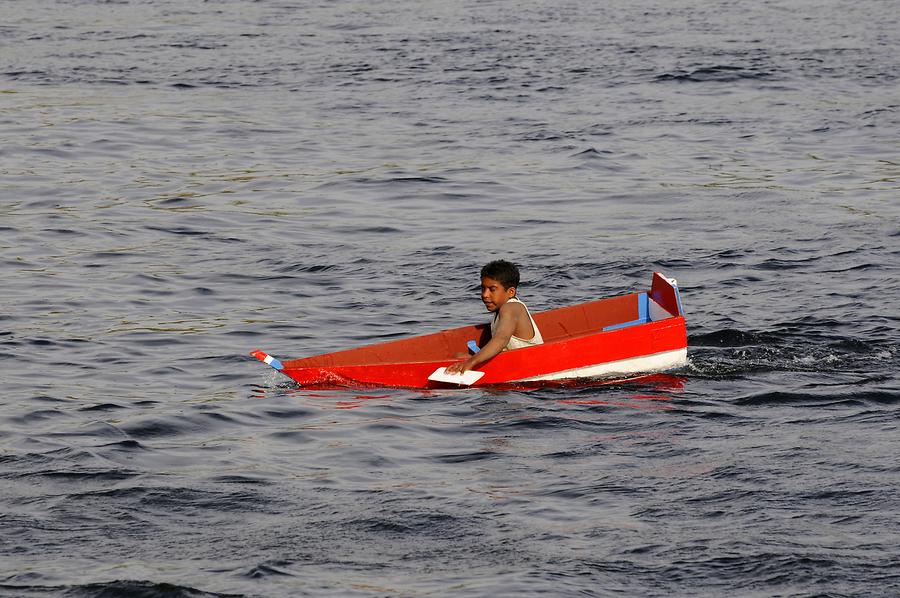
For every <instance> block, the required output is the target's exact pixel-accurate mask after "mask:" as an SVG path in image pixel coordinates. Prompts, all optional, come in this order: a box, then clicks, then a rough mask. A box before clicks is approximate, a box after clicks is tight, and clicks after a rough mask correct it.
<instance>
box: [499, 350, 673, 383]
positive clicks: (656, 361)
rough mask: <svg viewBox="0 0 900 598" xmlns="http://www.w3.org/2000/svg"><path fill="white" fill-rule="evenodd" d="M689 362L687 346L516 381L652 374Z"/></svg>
mask: <svg viewBox="0 0 900 598" xmlns="http://www.w3.org/2000/svg"><path fill="white" fill-rule="evenodd" d="M686 363H687V348H684V349H675V350H674V351H664V352H663V353H654V354H653V355H642V356H641V357H632V358H631V359H622V360H620V361H610V362H607V363H599V364H597V365H589V366H585V367H581V368H574V369H571V370H563V371H561V372H553V373H550V374H542V375H540V376H534V377H532V378H522V379H521V380H515V382H538V381H540V380H566V379H570V378H611V377H617V376H630V375H633V374H650V373H652V372H662V371H664V370H670V369H672V368H677V367H680V366H683V365H685V364H686Z"/></svg>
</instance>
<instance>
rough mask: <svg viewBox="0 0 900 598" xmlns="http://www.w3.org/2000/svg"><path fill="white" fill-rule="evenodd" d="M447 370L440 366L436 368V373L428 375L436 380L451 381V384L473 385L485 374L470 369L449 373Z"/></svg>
mask: <svg viewBox="0 0 900 598" xmlns="http://www.w3.org/2000/svg"><path fill="white" fill-rule="evenodd" d="M446 370H447V368H438V369H436V370H434V373H432V374H431V375H430V376H428V379H429V380H433V381H435V382H449V383H450V384H460V385H462V386H471V385H472V384H475V383H476V382H478V380H480V379H481V377H482V376H484V372H479V371H477V370H468V371H465V372H463V373H462V374H448V373H447V371H446Z"/></svg>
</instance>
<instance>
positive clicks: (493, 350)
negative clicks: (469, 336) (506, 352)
mask: <svg viewBox="0 0 900 598" xmlns="http://www.w3.org/2000/svg"><path fill="white" fill-rule="evenodd" d="M516 308H519V309H521V310H522V311H524V309H525V308H524V307H522V306H520V305H519V304H515V303H507V304H506V305H504V306H503V307H501V308H500V319H499V320H498V322H497V332H496V333H495V334H494V336H492V337H491V340H489V341H488V342H487V343H485V345H484V346H483V347H482V348H481V350H480V351H479V352H478V353H476V354H475V355H472V356H471V357H469V358H468V359H466V360H464V361H458V362H456V363H453V364H450V365H449V366H447V373H448V374H454V373H458V374H461V373H463V372H465V371H466V370H471V369H474V368H476V367H477V366H479V365H481V364H482V363H484V362H485V361H488V360H489V359H491V358H492V357H494V356H495V355H498V354H499V353H500V352H502V351H503V349H505V348H506V345H508V344H509V339H510V337H512V335H513V332H515V330H516V323H517V322H518V317H519V315H520V314H519V313H518V311H519V309H516Z"/></svg>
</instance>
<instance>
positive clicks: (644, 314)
mask: <svg viewBox="0 0 900 598" xmlns="http://www.w3.org/2000/svg"><path fill="white" fill-rule="evenodd" d="M649 321H650V300H649V298H648V297H647V293H641V294H640V295H638V318H637V320H631V321H630V322H622V323H621V324H610V325H609V326H604V327H603V332H608V331H610V330H618V329H619V328H628V327H629V326H637V325H638V324H646V323H647V322H649Z"/></svg>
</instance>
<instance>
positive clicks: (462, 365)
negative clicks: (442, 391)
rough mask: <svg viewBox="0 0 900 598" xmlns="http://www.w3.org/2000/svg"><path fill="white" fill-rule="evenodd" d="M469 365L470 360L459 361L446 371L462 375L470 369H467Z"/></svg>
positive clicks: (445, 369)
mask: <svg viewBox="0 0 900 598" xmlns="http://www.w3.org/2000/svg"><path fill="white" fill-rule="evenodd" d="M468 363H469V360H468V359H466V360H463V361H457V362H456V363H451V364H450V365H448V366H447V367H446V368H444V371H445V372H446V373H448V374H462V373H463V372H465V371H466V370H468V369H469V368H468V367H466V365H467V364H468Z"/></svg>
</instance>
